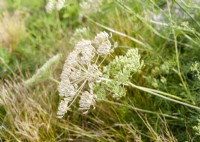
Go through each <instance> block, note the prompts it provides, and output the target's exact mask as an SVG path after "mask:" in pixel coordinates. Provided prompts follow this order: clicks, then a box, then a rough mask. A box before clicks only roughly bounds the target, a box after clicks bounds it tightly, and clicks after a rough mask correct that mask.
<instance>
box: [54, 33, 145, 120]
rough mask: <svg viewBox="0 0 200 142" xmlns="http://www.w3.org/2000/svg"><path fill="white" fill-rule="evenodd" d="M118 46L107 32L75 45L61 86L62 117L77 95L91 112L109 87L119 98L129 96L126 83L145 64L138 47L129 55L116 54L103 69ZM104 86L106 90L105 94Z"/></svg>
mask: <svg viewBox="0 0 200 142" xmlns="http://www.w3.org/2000/svg"><path fill="white" fill-rule="evenodd" d="M115 47H116V46H112V44H111V42H110V40H109V35H108V34H107V33H106V32H101V33H99V34H97V35H96V36H95V38H94V40H82V41H80V42H78V43H77V44H76V45H75V47H74V50H73V51H72V52H71V53H70V54H69V55H68V57H67V59H66V61H65V64H64V68H63V72H62V74H61V82H60V84H59V86H58V91H59V93H60V96H61V97H63V99H62V100H61V102H60V105H59V107H58V113H57V116H58V118H62V117H63V116H64V114H65V113H66V112H67V111H68V110H70V106H71V105H72V104H73V102H74V101H75V100H76V99H77V97H80V100H79V110H83V111H84V113H87V112H88V110H89V109H90V107H91V106H95V101H96V100H97V99H100V98H102V96H103V95H105V93H106V92H105V90H107V91H109V92H110V93H112V94H113V97H115V98H120V97H122V96H125V94H126V91H125V89H124V87H123V85H124V84H125V83H127V81H128V80H129V79H130V77H131V74H132V73H133V72H136V71H138V70H139V69H140V68H141V67H142V65H143V62H140V55H139V54H138V50H137V49H130V50H129V51H128V52H127V54H126V55H125V56H119V57H117V56H116V57H115V59H114V60H113V61H112V62H111V63H110V64H108V65H106V66H104V67H103V68H102V65H103V61H105V58H106V57H107V56H108V55H110V54H111V53H112V52H113V51H114V48H115ZM101 59H102V60H101ZM100 60H101V61H100ZM98 63H99V64H98ZM102 88H104V89H105V90H104V92H105V93H104V94H102Z"/></svg>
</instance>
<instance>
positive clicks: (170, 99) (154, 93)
mask: <svg viewBox="0 0 200 142" xmlns="http://www.w3.org/2000/svg"><path fill="white" fill-rule="evenodd" d="M126 85H127V86H131V87H133V88H137V89H139V90H142V91H144V92H147V93H149V94H152V95H155V96H158V97H160V98H163V99H166V100H168V101H171V102H175V103H178V104H182V105H184V106H187V107H191V108H194V109H198V110H200V107H197V106H195V105H192V104H189V103H186V102H182V101H180V100H176V99H173V98H170V97H168V96H163V95H161V94H159V93H158V92H160V91H157V90H153V89H149V88H145V87H141V86H137V85H135V84H133V83H131V82H128V84H126ZM162 94H165V93H164V92H163V93H162Z"/></svg>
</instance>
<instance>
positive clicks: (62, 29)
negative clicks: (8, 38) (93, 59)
mask: <svg viewBox="0 0 200 142" xmlns="http://www.w3.org/2000/svg"><path fill="white" fill-rule="evenodd" d="M2 1H3V3H4V6H3V7H1V2H2ZM83 1H85V0H81V1H78V0H77V1H68V0H66V3H65V6H64V7H63V9H61V10H60V11H57V10H53V11H52V13H47V12H46V9H45V6H46V3H47V2H48V0H35V1H27V0H0V13H3V12H5V11H7V12H8V14H10V15H12V14H13V13H14V12H15V11H19V12H20V14H21V18H22V21H24V26H25V29H26V30H25V33H26V34H25V36H23V35H22V34H23V33H21V32H17V34H16V35H18V34H19V35H18V36H17V37H20V36H21V38H20V40H18V41H17V42H16V43H17V44H14V48H15V50H13V51H12V52H11V51H10V50H9V48H8V47H7V46H5V45H3V44H1V45H0V125H1V126H0V140H2V141H110V142H113V141H199V140H200V137H199V133H200V132H199V110H195V109H193V108H189V107H186V106H184V105H181V104H177V103H174V102H170V101H168V100H165V99H163V98H159V97H156V96H152V95H150V93H148V92H144V91H141V90H139V89H137V88H132V87H128V86H127V82H132V83H134V84H136V85H138V86H144V87H148V88H146V89H147V91H154V93H155V92H156V93H158V92H159V93H160V92H165V94H164V95H166V94H167V95H169V94H173V95H174V96H168V97H171V98H172V99H175V98H176V99H177V98H178V99H179V100H182V101H183V102H187V103H188V104H191V105H192V104H193V105H195V106H200V98H199V94H200V89H199V86H200V81H199V72H200V69H199V66H200V65H199V63H200V60H199V59H200V54H199V53H200V40H199V38H200V28H199V27H200V22H199V21H200V11H199V9H200V3H199V2H198V0H184V1H183V0H167V1H164V0H149V1H144V0H108V1H106V0H104V1H103V2H102V4H100V5H99V11H98V10H97V11H93V12H91V11H90V12H85V13H87V14H81V12H82V9H81V6H80V5H79V3H80V2H83ZM1 16H2V14H1ZM7 18H9V16H7ZM11 21H12V20H11ZM13 27H14V26H13ZM83 27H86V28H87V30H86V31H85V32H83V31H82V32H80V31H79V30H80V29H82V28H83ZM0 29H1V28H0ZM15 30H16V29H15ZM99 31H107V32H111V33H112V40H113V41H117V42H118V48H116V49H115V52H114V53H113V54H112V55H111V56H107V58H106V59H105V63H103V64H100V66H99V68H101V69H102V71H103V74H104V75H103V76H102V78H104V79H105V78H107V79H108V78H109V79H110V80H106V79H105V80H102V81H101V82H96V83H95V86H94V92H95V94H96V95H97V98H98V99H99V100H101V101H98V102H96V105H95V106H96V109H95V110H91V111H90V112H89V113H88V114H87V115H84V114H82V113H81V112H80V111H79V110H77V108H76V105H74V106H71V108H72V110H73V111H72V110H69V113H68V114H67V115H66V116H65V117H64V118H63V119H62V120H58V119H57V118H56V112H57V107H58V104H59V101H60V98H59V95H58V91H57V86H58V83H57V82H59V81H60V74H61V70H62V67H63V63H64V60H65V57H66V56H65V55H66V54H67V53H69V52H70V50H71V48H72V47H74V44H75V43H76V42H78V41H80V40H81V39H82V38H86V39H91V37H93V36H94V35H95V34H96V33H98V32H99ZM0 33H1V31H0ZM16 35H15V36H16ZM0 36H1V35H0ZM13 37H14V36H13ZM7 43H11V42H7ZM111 43H114V42H111ZM133 47H134V48H133ZM135 47H137V48H138V50H139V51H140V55H141V57H142V60H144V63H145V65H144V66H143V67H142V65H143V62H140V61H139V59H140V56H136V53H137V52H138V51H136V49H135ZM59 53H62V54H63V56H62V57H63V58H62V60H61V61H60V60H59V61H60V63H59V64H58V66H55V67H54V68H52V66H51V65H50V66H48V67H47V68H46V70H45V71H44V72H42V73H41V74H40V73H39V74H37V71H38V70H39V68H40V67H42V66H43V65H44V66H45V62H46V61H47V60H48V59H49V58H50V57H52V56H53V55H57V54H59ZM113 57H116V58H114V59H113ZM100 59H101V58H100ZM54 63H55V62H53V64H54ZM56 63H57V61H56ZM141 67H142V69H141ZM140 69H141V70H140ZM138 70H139V73H136V71H138ZM35 73H36V75H34V74H35ZM49 73H50V74H49ZM37 75H38V76H37ZM34 76H35V77H36V79H35V80H32V81H33V82H34V86H33V87H28V88H26V87H27V86H24V85H23V82H24V81H25V80H31V77H34ZM49 77H51V78H50V80H46V78H49ZM149 88H152V89H149ZM84 89H85V88H84ZM143 89H144V88H143ZM112 97H114V98H112ZM173 97H174V98H173ZM74 110H76V111H74Z"/></svg>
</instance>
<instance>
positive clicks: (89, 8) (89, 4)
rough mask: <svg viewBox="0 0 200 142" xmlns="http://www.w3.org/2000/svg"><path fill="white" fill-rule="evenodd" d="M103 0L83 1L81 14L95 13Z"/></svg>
mask: <svg viewBox="0 0 200 142" xmlns="http://www.w3.org/2000/svg"><path fill="white" fill-rule="evenodd" d="M102 2H103V0H87V1H83V2H82V3H81V4H80V6H81V16H84V15H87V14H89V13H96V12H98V11H100V9H99V6H100V5H101V3H102Z"/></svg>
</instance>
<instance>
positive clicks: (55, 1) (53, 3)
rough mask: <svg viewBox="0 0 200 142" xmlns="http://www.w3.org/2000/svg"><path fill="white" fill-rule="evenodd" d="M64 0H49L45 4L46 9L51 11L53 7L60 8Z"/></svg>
mask: <svg viewBox="0 0 200 142" xmlns="http://www.w3.org/2000/svg"><path fill="white" fill-rule="evenodd" d="M64 4H65V0H49V2H48V3H47V5H46V11H47V12H48V13H51V12H52V11H53V10H54V9H56V10H58V11H59V10H61V9H62V8H63V7H64Z"/></svg>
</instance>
